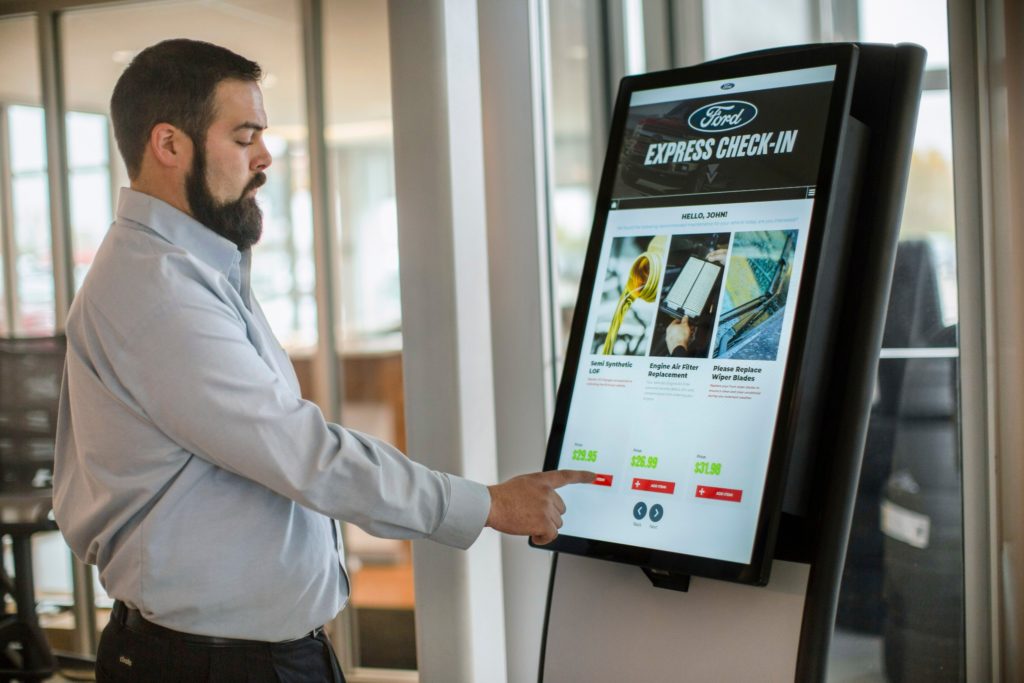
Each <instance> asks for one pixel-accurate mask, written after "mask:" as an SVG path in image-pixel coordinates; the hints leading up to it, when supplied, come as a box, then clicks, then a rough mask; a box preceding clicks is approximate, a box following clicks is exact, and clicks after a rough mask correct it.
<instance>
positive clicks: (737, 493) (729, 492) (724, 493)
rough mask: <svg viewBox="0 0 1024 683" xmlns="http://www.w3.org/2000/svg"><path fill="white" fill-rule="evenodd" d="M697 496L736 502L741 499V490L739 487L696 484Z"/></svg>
mask: <svg viewBox="0 0 1024 683" xmlns="http://www.w3.org/2000/svg"><path fill="white" fill-rule="evenodd" d="M697 497H698V498H711V499H713V500H729V501H732V502H733V503H738V502H740V501H741V500H743V491H741V490H740V489H722V488H718V487H717V486H698V487H697Z"/></svg>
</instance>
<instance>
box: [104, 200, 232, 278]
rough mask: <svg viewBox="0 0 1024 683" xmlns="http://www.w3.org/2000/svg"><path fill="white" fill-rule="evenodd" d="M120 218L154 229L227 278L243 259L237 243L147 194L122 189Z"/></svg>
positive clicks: (119, 202) (118, 205) (119, 206)
mask: <svg viewBox="0 0 1024 683" xmlns="http://www.w3.org/2000/svg"><path fill="white" fill-rule="evenodd" d="M117 217H118V218H120V219H124V220H128V221H131V222H133V223H137V224H139V225H141V226H143V227H145V228H148V229H150V230H152V231H153V232H155V233H156V234H158V235H160V236H161V237H163V238H164V239H165V240H167V241H168V242H170V243H171V244H174V245H176V246H179V247H181V248H182V249H184V250H185V251H187V252H189V253H190V254H192V255H193V256H195V257H197V258H199V259H200V260H202V261H204V262H205V263H207V264H208V265H210V266H211V267H213V268H216V269H217V270H218V271H220V272H222V273H224V274H225V275H228V274H229V273H230V272H231V271H232V270H233V269H235V268H237V267H238V266H239V264H240V262H241V260H242V259H241V253H240V252H239V251H238V247H237V246H235V243H234V242H232V241H231V240H229V239H226V238H224V237H221V236H220V235H218V234H217V233H215V232H214V231H213V230H210V229H209V228H208V227H206V226H205V225H203V224H202V223H200V222H199V221H197V220H196V219H194V218H192V217H191V216H189V215H188V214H187V213H183V212H182V211H179V210H178V209H176V208H174V207H173V206H171V205H170V204H168V203H167V202H165V201H163V200H161V199H157V198H156V197H153V196H152V195H148V194H145V193H144V192H138V191H136V190H132V189H129V188H127V187H122V188H121V194H120V196H119V197H118V201H117ZM246 261H248V259H246ZM236 286H237V285H236Z"/></svg>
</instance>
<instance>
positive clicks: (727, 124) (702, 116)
mask: <svg viewBox="0 0 1024 683" xmlns="http://www.w3.org/2000/svg"><path fill="white" fill-rule="evenodd" d="M755 118H757V107H755V106H754V105H752V104H751V103H750V102H743V101H741V100H726V101H724V102H714V103H713V104H705V105H704V106H703V107H701V108H700V109H698V110H697V111H695V112H693V113H692V114H690V118H689V119H687V123H689V124H690V128H693V129H694V130H699V131H700V132H702V133H720V132H722V131H726V130H736V129H737V128H740V127H742V126H745V125H747V124H748V123H750V122H751V121H753V120H754V119H755Z"/></svg>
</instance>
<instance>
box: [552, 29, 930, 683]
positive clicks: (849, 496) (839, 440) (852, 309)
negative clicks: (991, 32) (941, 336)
mask: <svg viewBox="0 0 1024 683" xmlns="http://www.w3.org/2000/svg"><path fill="white" fill-rule="evenodd" d="M852 47H853V50H852V53H853V55H854V60H853V61H854V63H853V67H852V71H851V82H850V83H849V86H850V91H849V102H848V110H847V112H848V119H847V121H846V123H845V125H844V126H843V130H842V134H841V136H840V137H841V140H839V141H835V140H834V141H832V143H833V144H841V147H840V148H839V149H838V150H837V152H836V157H835V159H836V166H835V173H834V176H833V177H831V178H830V181H831V187H830V198H829V202H828V216H827V219H826V225H827V229H826V231H825V233H824V236H823V238H824V242H823V243H822V244H821V245H820V247H821V253H822V254H825V253H829V254H836V255H841V258H840V259H839V260H837V261H834V262H833V263H832V265H831V267H818V268H816V269H814V272H813V273H810V275H811V276H812V277H813V282H809V281H805V282H804V283H802V286H803V287H805V288H813V290H814V291H815V292H819V293H825V294H824V295H819V296H815V297H813V298H812V299H811V303H810V305H809V306H808V307H806V309H805V315H807V316H809V317H810V319H812V320H813V321H814V322H815V335H816V339H815V343H813V344H810V343H808V344H803V342H804V341H805V340H794V343H795V344H800V345H802V348H801V349H800V351H801V353H800V354H798V357H799V359H800V365H799V368H798V369H797V370H796V372H795V376H796V378H797V379H796V381H795V383H794V384H793V385H792V386H791V387H789V388H788V390H787V391H784V392H783V395H782V401H783V403H784V404H783V406H782V410H781V411H780V413H779V414H780V415H785V416H786V417H787V418H788V420H789V423H788V424H784V425H779V432H777V433H784V434H787V435H788V443H787V445H786V453H785V456H786V462H785V464H784V466H782V467H778V468H776V469H774V471H770V472H769V481H768V484H767V486H768V487H771V486H772V485H773V484H772V481H771V477H773V476H774V477H780V478H781V480H780V481H778V482H776V484H777V487H778V489H779V490H781V491H782V494H781V496H780V497H779V499H778V500H777V501H775V503H773V504H774V505H776V506H777V507H776V509H774V510H769V511H768V513H769V518H768V519H767V520H762V523H763V524H764V525H765V526H764V530H763V534H762V535H760V536H759V538H758V541H757V542H758V543H761V544H764V545H763V547H764V548H766V549H767V562H766V563H765V564H763V565H762V566H760V567H754V569H749V570H747V571H746V573H745V574H743V573H741V574H738V575H732V576H730V575H723V576H717V575H716V572H717V571H718V570H717V569H715V568H711V569H710V570H709V571H700V572H697V573H699V574H700V575H702V576H707V577H711V578H726V579H730V580H733V581H741V582H744V583H752V584H757V585H764V584H765V583H766V582H768V580H769V573H768V572H769V570H770V566H771V558H772V557H774V558H776V559H777V560H782V561H786V562H794V563H801V564H805V565H809V566H810V570H809V573H808V578H807V582H806V587H805V597H804V601H803V616H802V624H801V627H800V633H799V635H798V637H796V636H795V637H794V642H798V655H797V657H796V671H795V672H794V677H795V680H801V681H803V680H824V677H825V672H826V662H827V654H828V647H829V642H830V638H831V632H832V627H833V623H834V620H835V611H836V603H837V599H838V591H839V583H840V579H841V576H842V570H843V565H844V561H845V554H846V544H847V540H848V537H849V531H850V523H851V519H852V515H853V508H854V501H855V496H856V491H857V485H858V482H859V477H860V466H861V459H862V455H863V448H864V442H865V438H866V433H867V421H868V416H869V412H870V407H871V402H872V397H873V391H874V382H875V377H876V372H877V365H878V355H879V349H880V347H881V341H882V333H883V327H884V323H885V314H886V305H887V303H888V300H889V290H890V287H891V280H892V271H893V265H894V261H895V252H896V244H897V241H898V234H899V226H900V220H901V216H902V210H903V200H904V195H905V191H906V183H907V175H908V172H909V167H910V158H911V150H912V144H913V134H914V129H915V124H916V117H917V107H918V102H919V99H920V92H921V82H922V77H923V71H924V64H925V51H924V50H923V49H922V48H920V47H919V46H916V45H898V46H891V45H871V44H854V45H853V46H852ZM834 49H835V46H829V45H807V46H797V47H790V48H779V49H773V50H766V51H761V52H756V53H749V54H744V55H738V56H736V57H731V58H728V59H725V60H719V61H718V62H716V64H720V65H730V64H731V65H743V64H751V63H754V62H757V61H759V60H764V59H765V58H769V57H777V56H779V55H785V56H787V57H789V58H792V59H793V60H794V61H800V59H801V58H802V57H804V58H807V59H808V60H810V61H813V58H814V57H815V56H816V55H819V56H820V54H821V53H822V52H823V51H827V50H834ZM620 100H621V97H620ZM621 106H624V105H623V104H622V103H621V102H620V104H619V107H621ZM612 156H614V155H613V154H612V152H611V151H610V152H609V157H612ZM611 163H612V162H611V160H609V162H608V163H607V164H606V168H605V175H608V172H609V164H611ZM604 185H605V183H604V182H603V183H602V188H604ZM592 252H593V243H592ZM592 260H596V254H594V253H588V262H590V261H592ZM819 265H820V264H819ZM591 267H592V268H593V267H594V266H591ZM591 278H593V273H591ZM802 291H803V290H802ZM581 296H582V293H581ZM581 300H582V299H581ZM578 306H579V305H578ZM808 309H809V310H808ZM580 317H581V316H580V313H579V310H577V316H576V318H577V319H574V328H578V327H579V326H581V325H583V324H584V323H583V321H581V320H580V319H579V318H580ZM577 332H578V333H579V334H582V331H581V330H577ZM566 377H567V378H568V377H569V371H568V370H567V371H566ZM564 384H565V380H563V385H564ZM570 391H571V389H570ZM565 400H568V396H566V395H565V390H564V389H563V390H562V391H560V396H559V403H560V404H561V403H562V402H563V401H565ZM561 417H562V419H563V421H564V411H563V412H562V415H561ZM558 421H559V415H558V414H557V413H556V417H555V422H556V425H555V429H557V428H558V427H559V424H558ZM561 426H562V427H564V423H563V424H562V425H561ZM545 466H546V467H551V466H552V454H551V452H550V451H549V454H548V461H547V462H546V463H545ZM581 467H586V464H585V463H583V464H581ZM571 543H572V542H571V541H570V544H571ZM609 547H610V546H609ZM555 549H556V550H557V549H558V548H555ZM563 549H568V548H563ZM571 551H572V552H574V553H576V554H586V555H590V556H593V557H598V558H601V557H602V544H601V543H596V544H591V545H590V546H588V547H587V549H586V550H585V551H582V552H581V546H580V545H579V544H576V545H575V546H574V547H571ZM613 555H614V553H609V554H608V556H606V557H604V558H603V559H613V560H616V561H618V562H627V563H632V564H638V565H641V566H642V567H644V571H645V573H646V574H647V576H648V578H649V579H650V580H651V582H652V583H654V585H655V586H660V587H665V588H673V589H676V590H686V587H687V585H688V584H689V573H688V572H686V571H679V570H678V569H676V568H674V567H673V566H672V565H671V563H664V562H662V563H660V564H653V563H652V564H648V563H646V562H644V561H643V558H642V555H641V554H634V555H632V556H630V555H629V554H628V553H627V554H626V555H625V556H623V555H622V554H619V555H618V556H613ZM755 555H756V553H755ZM557 557H558V556H557V555H556V560H557ZM598 564H600V563H598ZM557 572H558V563H557V561H556V562H555V563H554V565H553V568H552V577H551V587H550V592H549V599H548V606H547V608H548V619H547V620H546V623H545V633H544V642H545V645H546V644H547V641H548V640H549V638H550V635H551V634H549V633H548V632H547V625H548V623H551V620H550V617H551V612H552V610H557V609H559V595H558V590H557V588H558V586H559V583H558V582H557V581H556V578H557ZM632 590H636V588H635V587H634V588H632ZM684 599H685V598H684ZM563 609H565V607H563ZM686 618H693V617H692V615H691V616H687V615H683V614H680V619H686ZM602 627H603V628H628V625H627V624H622V623H621V622H620V623H618V624H615V622H605V623H604V624H603V625H594V626H592V628H602ZM547 656H548V657H550V656H551V655H550V654H548V655H547ZM542 660H543V656H542ZM544 671H545V664H544V662H543V661H542V662H541V678H542V679H543V676H544Z"/></svg>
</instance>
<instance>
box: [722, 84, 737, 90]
mask: <svg viewBox="0 0 1024 683" xmlns="http://www.w3.org/2000/svg"><path fill="white" fill-rule="evenodd" d="M735 87H736V84H735V83H723V84H722V90H732V89H733V88H735Z"/></svg>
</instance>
